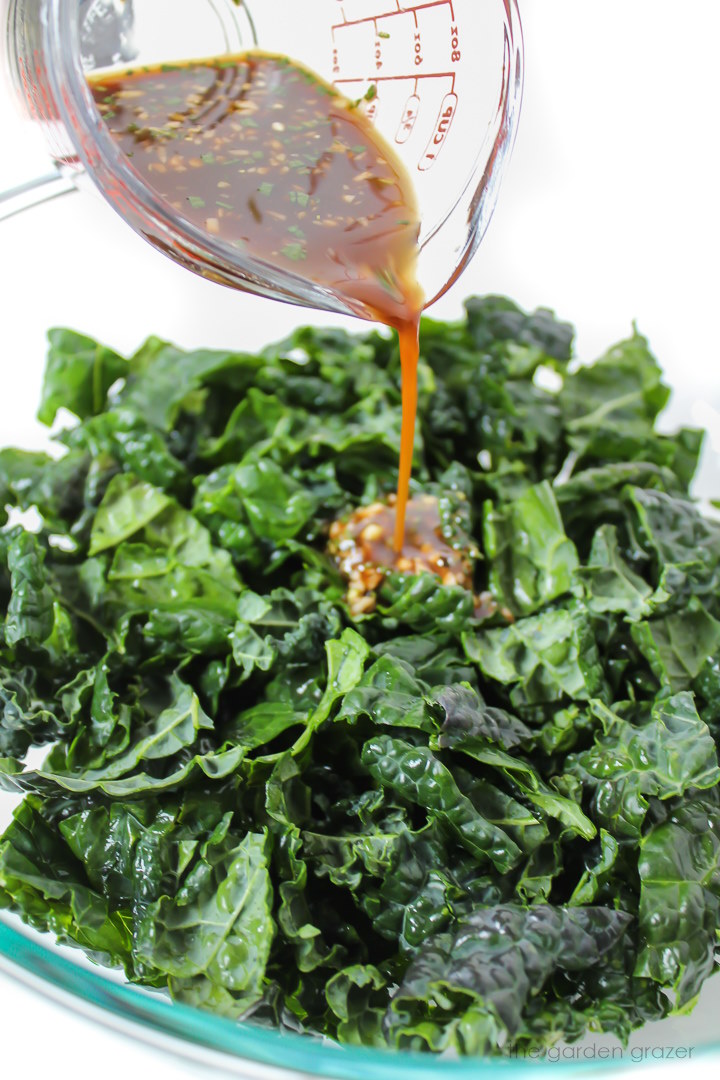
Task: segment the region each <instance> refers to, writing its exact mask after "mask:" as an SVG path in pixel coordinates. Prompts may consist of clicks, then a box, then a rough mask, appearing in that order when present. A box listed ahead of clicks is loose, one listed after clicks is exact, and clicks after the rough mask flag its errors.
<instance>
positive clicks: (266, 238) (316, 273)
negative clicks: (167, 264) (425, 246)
mask: <svg viewBox="0 0 720 1080" xmlns="http://www.w3.org/2000/svg"><path fill="white" fill-rule="evenodd" d="M89 83H90V88H91V90H92V93H93V97H94V99H95V102H96V104H97V107H98V110H99V112H100V114H101V116H102V117H103V119H104V121H105V123H106V125H107V127H108V129H109V131H110V133H111V135H112V136H113V138H114V140H115V141H116V142H117V144H118V145H119V147H120V148H121V149H122V150H123V151H124V152H125V153H126V154H127V155H128V157H130V158H131V163H132V165H133V167H134V168H135V170H136V171H137V172H138V173H139V174H140V176H141V177H142V178H143V180H144V181H145V182H146V183H147V184H148V185H149V186H151V187H152V188H154V190H155V191H157V192H158V193H159V194H160V195H161V196H162V197H163V199H165V200H166V201H167V202H168V203H169V204H170V205H171V206H172V207H173V208H174V209H175V210H176V211H177V213H178V214H181V215H182V216H183V217H185V218H186V219H187V220H188V221H190V222H192V223H193V224H194V225H197V226H199V227H200V228H202V229H204V230H205V231H206V232H208V233H209V234H211V235H213V236H216V237H218V238H219V239H221V240H224V241H226V242H227V243H229V244H231V245H233V246H234V247H236V248H237V249H238V251H244V252H246V253H247V254H248V255H249V256H252V257H254V258H256V259H261V260H263V261H264V262H266V263H269V264H271V265H273V266H276V267H281V268H283V269H285V270H291V271H293V272H295V273H297V274H299V275H301V276H302V277H304V278H306V279H309V280H311V281H313V282H315V283H317V284H319V285H321V286H323V287H326V288H327V289H329V290H330V291H332V292H333V293H334V294H335V295H337V296H339V297H340V298H341V299H343V300H344V301H345V302H346V304H347V305H348V306H349V307H350V308H351V309H352V310H353V311H355V312H356V313H357V314H358V315H360V316H362V317H363V318H375V319H377V320H378V321H379V322H383V323H385V324H386V325H388V326H391V327H393V328H394V329H395V330H397V331H398V335H399V340H400V354H401V362H402V404H403V422H402V447H401V454H400V471H399V479H398V491H397V499H396V504H395V511H394V529H393V534H394V538H393V545H392V548H393V550H392V551H388V553H387V558H388V559H389V560H390V561H391V562H392V561H394V558H395V557H397V556H402V554H403V544H404V537H405V514H406V508H407V505H408V491H409V483H410V473H411V469H412V457H413V442H414V433H415V418H416V411H417V363H418V354H419V343H418V331H419V324H420V313H421V311H422V308H423V304H424V297H423V294H422V291H421V289H420V287H419V285H418V283H417V255H418V234H419V229H420V221H419V211H418V207H417V203H416V199H415V193H414V190H413V186H412V182H411V180H410V177H409V175H408V174H407V173H406V171H405V169H404V166H403V165H402V163H401V162H400V160H399V159H398V157H397V155H396V154H395V152H394V151H393V150H392V148H391V147H390V146H389V145H388V144H387V143H386V142H385V141H384V139H383V138H382V137H381V136H380V135H379V134H378V132H377V131H376V129H375V128H374V127H373V125H372V123H371V122H370V120H368V118H367V117H366V116H365V115H364V113H363V111H362V108H361V107H358V106H357V105H353V104H352V103H351V102H349V101H348V100H347V99H346V98H344V97H343V96H342V95H341V94H339V93H338V92H337V91H336V90H335V89H334V88H333V87H332V86H331V85H329V84H328V83H325V82H323V81H322V80H321V79H319V78H318V77H317V76H316V75H314V74H313V73H312V72H310V71H308V70H307V69H306V68H304V67H302V66H301V65H299V64H296V63H294V62H292V61H290V60H288V59H287V58H286V57H283V56H275V55H273V54H269V53H261V52H252V53H244V54H242V55H239V56H233V57H222V58H215V59H210V60H199V61H188V62H186V63H181V64H173V65H162V66H158V67H152V68H141V69H135V70H127V71H121V72H114V73H112V74H105V75H97V76H91V77H90V80H89Z"/></svg>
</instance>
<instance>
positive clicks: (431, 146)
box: [418, 94, 458, 172]
mask: <svg viewBox="0 0 720 1080" xmlns="http://www.w3.org/2000/svg"><path fill="white" fill-rule="evenodd" d="M457 106H458V97H457V94H446V95H445V97H444V98H443V101H442V105H441V106H440V112H439V114H438V118H437V122H436V124H435V130H434V132H433V134H432V136H431V138H430V142H429V143H428V144H427V147H426V149H425V153H424V154H423V156H422V157H421V159H420V163H419V165H418V169H419V170H420V172H427V171H428V169H432V167H433V165H434V164H435V162H436V161H437V159H438V155H439V154H440V151H441V150H442V148H443V146H444V145H445V140H446V139H447V137H448V132H449V131H450V128H451V126H452V122H453V120H454V119H455V113H456V112H457Z"/></svg>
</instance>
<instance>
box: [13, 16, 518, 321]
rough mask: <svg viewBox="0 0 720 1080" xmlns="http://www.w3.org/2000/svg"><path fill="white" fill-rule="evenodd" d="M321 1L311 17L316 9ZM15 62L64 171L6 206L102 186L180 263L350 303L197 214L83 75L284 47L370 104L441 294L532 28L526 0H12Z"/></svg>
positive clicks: (510, 118)
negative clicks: (231, 240) (129, 150)
mask: <svg viewBox="0 0 720 1080" xmlns="http://www.w3.org/2000/svg"><path fill="white" fill-rule="evenodd" d="M309 8H310V9H311V14H308V9H309ZM0 28H2V33H3V37H2V39H0V41H1V43H2V45H3V47H4V51H5V64H4V67H5V69H6V71H8V72H9V74H10V79H11V83H12V85H13V88H14V91H15V92H16V94H17V96H18V98H19V100H20V102H21V104H22V106H23V107H24V110H25V112H26V113H27V115H28V116H29V117H30V118H31V119H32V121H34V123H35V124H36V125H37V126H39V127H40V128H41V129H42V131H43V132H44V134H45V136H46V139H47V142H48V145H49V147H50V149H51V153H52V157H53V162H54V168H53V171H52V172H50V173H47V174H45V175H43V176H40V177H38V178H36V179H34V180H31V181H29V182H28V183H26V184H23V185H21V187H20V188H18V189H16V190H14V191H13V192H10V193H6V195H5V196H4V197H3V196H2V195H0V219H1V218H2V217H3V216H8V215H9V214H11V213H15V212H17V211H18V209H21V208H23V207H24V206H26V205H29V204H32V203H34V202H37V201H40V200H42V199H44V198H48V197H52V196H54V195H57V194H60V193H63V192H65V191H68V190H72V189H75V188H83V187H86V186H88V185H89V186H90V187H92V186H94V187H96V188H98V189H99V190H100V192H101V193H102V194H103V195H104V196H105V197H106V198H107V199H108V201H109V202H110V203H111V204H112V205H113V207H114V208H115V209H116V210H117V211H118V213H119V214H120V215H121V216H122V217H123V218H124V219H125V221H126V222H127V223H128V224H129V225H131V226H132V227H133V228H134V229H135V230H136V231H137V232H138V233H140V234H141V235H142V236H144V237H145V238H146V239H147V240H149V241H150V242H151V243H152V244H153V245H154V246H155V247H157V248H159V249H160V250H162V251H163V252H165V253H166V254H167V255H169V256H170V257H171V258H173V259H174V260H175V261H177V262H179V263H181V264H182V265H184V266H186V267H187V268H189V269H191V270H193V271H194V272H196V273H199V274H201V275H202V276H204V277H207V278H209V279H211V280H214V281H218V282H220V283H222V284H225V285H230V286H232V287H235V288H241V289H243V290H246V291H249V292H254V293H257V294H260V295H263V296H268V297H272V298H275V299H281V300H285V301H288V302H292V303H298V304H302V305H305V306H311V307H315V308H323V309H327V310H332V311H339V312H345V313H352V312H350V311H349V309H348V308H347V306H346V304H345V303H344V302H343V301H342V300H341V299H339V298H338V297H337V296H336V295H334V294H333V293H332V292H331V291H329V290H328V289H327V288H324V287H323V286H321V285H319V284H317V283H315V282H312V281H309V280H307V279H305V278H303V277H302V276H301V275H300V274H298V273H294V272H292V271H291V270H288V269H287V268H285V267H278V266H275V265H272V264H270V263H267V262H264V261H262V260H260V259H258V258H256V257H253V256H252V255H250V254H247V253H240V252H238V250H237V248H234V247H232V246H231V245H230V244H227V243H225V242H224V241H223V240H221V239H220V238H218V237H216V236H211V235H210V234H208V233H207V232H205V231H204V230H203V229H202V228H200V227H198V226H197V225H194V224H192V223H191V222H190V221H188V220H186V219H184V218H183V217H182V215H181V214H180V213H179V212H178V211H176V210H174V209H173V208H172V207H170V206H169V204H168V203H167V202H165V201H164V200H163V199H162V198H161V197H160V196H159V195H158V194H157V192H155V191H154V190H153V189H152V188H151V187H150V186H148V185H147V184H146V183H145V182H144V181H143V180H142V179H141V178H140V176H139V175H138V173H137V172H136V170H134V169H133V167H132V163H131V162H130V160H129V159H128V158H127V157H126V156H125V155H124V154H123V153H122V151H121V150H120V149H119V148H118V146H117V144H116V143H115V142H114V141H113V140H112V138H111V136H110V135H109V133H108V132H107V130H106V129H105V127H104V125H103V123H102V121H101V120H100V118H99V115H98V113H97V111H96V108H95V104H94V102H93V99H92V95H91V92H90V90H89V87H88V85H87V81H86V75H87V74H88V73H90V72H92V71H97V70H103V71H107V70H113V69H120V68H122V67H125V66H128V65H129V64H131V63H132V64H133V65H134V66H137V65H140V64H156V63H162V62H170V61H178V60H183V59H190V58H199V57H203V56H218V55H223V54H228V55H231V54H234V53H238V52H242V51H244V50H247V49H251V48H255V47H258V48H262V49H263V50H265V51H268V52H275V53H284V54H286V55H288V56H290V57H292V58H293V59H296V60H299V61H301V62H302V63H304V64H305V65H306V66H308V67H310V68H312V69H313V70H315V71H316V72H317V73H318V74H319V75H321V76H323V77H324V78H326V79H327V80H328V81H331V82H334V83H335V84H336V85H337V86H338V88H339V89H340V90H341V91H342V92H344V93H345V94H346V95H347V96H348V97H350V98H362V97H364V96H365V95H368V96H369V97H370V98H371V100H369V101H368V103H367V105H366V108H367V111H368V113H369V115H370V117H371V118H372V120H373V122H374V123H375V125H376V126H377V128H378V130H379V131H380V132H381V133H382V135H383V136H384V137H385V138H386V140H387V141H388V142H390V144H391V145H392V146H393V147H394V149H395V151H396V152H397V154H398V155H399V157H400V158H401V160H402V161H403V163H404V164H405V166H406V168H407V170H408V172H409V173H410V175H411V177H412V180H413V182H414V186H415V189H416V193H417V198H418V202H419V206H420V216H421V222H422V226H421V234H420V255H419V266H418V271H419V274H418V276H419V282H420V285H421V287H422V288H423V291H424V294H425V296H426V297H427V298H428V302H429V303H432V302H433V300H435V299H437V297H438V296H440V295H442V293H443V292H445V291H446V289H447V288H448V287H449V286H450V285H451V284H452V283H453V282H454V281H455V280H456V279H457V278H458V277H459V275H460V274H461V273H462V271H463V269H464V268H465V266H466V265H467V264H468V262H469V260H470V259H471V257H472V255H473V254H474V252H475V251H476V249H477V246H478V244H479V243H480V240H481V239H482V236H483V234H484V232H485V229H486V228H487V225H488V223H489V220H490V217H491V215H492V211H493V209H494V205H495V201H496V197H497V192H498V186H499V182H500V179H501V176H502V173H503V169H504V166H505V164H506V161H507V158H508V155H509V152H510V149H511V147H512V143H513V140H514V136H515V129H516V125H517V119H518V114H519V107H520V100H521V95H522V75H523V64H522V37H521V30H520V21H519V15H518V11H517V7H516V2H515V0H424V2H419V3H410V2H408V0H405V2H402V0H312V4H311V5H308V4H306V3H300V2H299V0H248V2H244V0H0Z"/></svg>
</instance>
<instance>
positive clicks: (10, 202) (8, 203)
mask: <svg viewBox="0 0 720 1080" xmlns="http://www.w3.org/2000/svg"><path fill="white" fill-rule="evenodd" d="M76 190H77V189H76V187H75V185H74V184H73V182H72V180H71V179H70V177H68V176H63V175H62V173H61V172H59V171H58V170H57V169H53V171H52V172H49V173H45V175H44V176H36V177H34V178H33V179H32V180H26V181H25V182H24V183H22V184H18V185H17V186H16V187H13V188H9V189H8V190H7V191H0V221H5V219H6V218H10V217H13V216H14V215H15V214H20V213H22V211H23V210H29V209H30V207H31V206H37V204H38V203H43V202H48V200H50V199H57V198H58V197H59V196H60V195H67V194H69V193H70V192H71V191H76Z"/></svg>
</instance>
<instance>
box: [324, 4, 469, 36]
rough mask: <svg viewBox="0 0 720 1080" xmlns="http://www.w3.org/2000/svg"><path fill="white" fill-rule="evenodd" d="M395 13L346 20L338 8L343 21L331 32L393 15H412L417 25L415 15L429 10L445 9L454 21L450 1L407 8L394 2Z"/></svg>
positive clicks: (390, 17) (389, 17)
mask: <svg viewBox="0 0 720 1080" xmlns="http://www.w3.org/2000/svg"><path fill="white" fill-rule="evenodd" d="M396 3H397V11H387V12H385V13H384V14H381V15H366V16H365V17H364V18H362V19H348V18H347V17H346V15H345V12H344V10H343V8H340V13H341V14H342V17H343V21H342V22H341V23H335V25H334V26H333V27H332V30H333V31H335V30H339V29H340V27H341V26H362V24H363V23H369V22H371V23H375V22H376V21H377V20H378V19H392V18H393V17H394V16H395V15H414V16H415V23H416V24H417V21H418V19H417V13H418V12H419V11H427V10H429V9H430V8H439V7H446V8H447V9H448V10H449V12H450V18H451V19H452V20H453V22H454V21H455V8H454V7H453V3H452V0H428V3H426V4H411V5H409V6H408V7H403V6H402V4H400V3H399V2H398V0H396Z"/></svg>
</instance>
